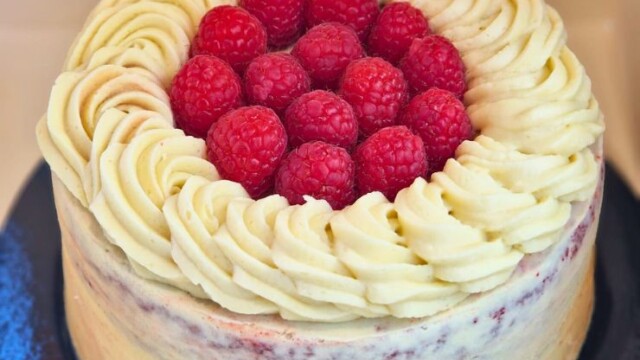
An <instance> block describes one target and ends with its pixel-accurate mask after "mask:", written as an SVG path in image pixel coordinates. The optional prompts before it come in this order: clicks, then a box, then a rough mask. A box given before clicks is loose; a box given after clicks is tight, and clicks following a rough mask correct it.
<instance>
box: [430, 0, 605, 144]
mask: <svg viewBox="0 0 640 360" xmlns="http://www.w3.org/2000/svg"><path fill="white" fill-rule="evenodd" d="M422 5H423V10H424V11H425V12H426V13H427V15H429V16H431V25H432V26H433V27H434V29H436V30H437V31H438V32H440V33H441V34H443V35H444V36H446V37H447V38H449V39H451V40H452V42H453V43H454V44H455V45H456V47H457V48H458V49H459V50H460V53H461V55H462V57H463V61H464V62H465V64H467V67H468V72H467V77H468V80H469V91H468V93H467V94H466V95H465V101H466V102H467V104H468V105H469V108H468V113H469V116H470V118H471V120H472V122H473V125H474V127H475V128H476V129H479V130H480V131H481V133H482V134H484V135H487V136H490V137H492V138H494V139H496V140H498V141H500V142H503V143H508V144H510V145H513V146H517V148H518V150H521V151H523V152H525V153H538V154H560V155H571V154H575V153H576V152H579V151H580V150H582V149H584V148H586V147H588V146H590V145H591V144H593V143H594V142H595V140H596V139H597V138H598V136H599V135H600V134H601V133H602V131H603V124H602V115H601V113H600V109H599V107H598V104H597V102H596V101H595V99H594V98H593V96H592V95H591V84H590V81H589V79H588V77H587V76H586V74H585V71H584V68H583V67H582V65H580V63H579V62H578V61H577V59H576V58H575V56H574V55H573V53H571V51H570V50H569V49H568V48H567V47H566V46H565V43H566V35H565V33H564V26H563V25H562V21H561V19H560V17H559V16H558V14H557V12H556V11H555V10H553V9H552V8H550V7H548V6H546V5H544V2H542V1H539V0H510V1H507V0H502V1H475V2H473V1H462V0H453V1H440V2H439V1H435V2H433V3H431V2H429V3H424V4H422Z"/></svg>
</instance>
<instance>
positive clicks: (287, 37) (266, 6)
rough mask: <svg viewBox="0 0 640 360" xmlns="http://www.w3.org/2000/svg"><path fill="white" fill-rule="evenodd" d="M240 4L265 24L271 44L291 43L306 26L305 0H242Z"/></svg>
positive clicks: (276, 45) (275, 45) (285, 44)
mask: <svg viewBox="0 0 640 360" xmlns="http://www.w3.org/2000/svg"><path fill="white" fill-rule="evenodd" d="M239 5H240V6H242V7H243V8H245V9H246V10H247V11H248V12H250V13H251V14H252V15H254V16H255V17H256V18H258V20H260V21H261V22H262V24H263V25H264V26H265V28H266V29H267V37H268V41H269V46H272V47H275V48H282V47H285V46H287V45H289V44H291V43H292V42H293V41H294V40H295V39H297V38H298V36H300V34H301V33H302V30H303V28H304V16H303V14H302V11H303V9H304V0H240V1H239Z"/></svg>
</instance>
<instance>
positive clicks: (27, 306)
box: [0, 164, 640, 360]
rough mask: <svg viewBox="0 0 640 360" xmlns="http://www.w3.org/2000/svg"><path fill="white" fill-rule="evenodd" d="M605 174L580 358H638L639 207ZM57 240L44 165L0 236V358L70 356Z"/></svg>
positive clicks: (610, 174) (614, 177) (617, 181)
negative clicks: (589, 313)
mask: <svg viewBox="0 0 640 360" xmlns="http://www.w3.org/2000/svg"><path fill="white" fill-rule="evenodd" d="M606 176H607V180H606V182H605V191H604V192H605V195H604V204H603V211H602V219H601V222H600V229H599V233H598V238H599V240H598V242H597V244H598V252H597V254H598V262H597V269H596V309H595V312H594V315H593V321H592V326H591V329H590V330H589V335H588V338H587V342H586V344H585V347H584V349H583V353H582V355H581V357H580V359H581V360H612V359H614V360H615V359H640V293H639V290H640V286H639V284H638V280H639V279H640V259H637V257H640V203H638V202H637V201H635V200H634V198H633V196H632V195H631V193H630V192H629V189H627V188H626V186H625V185H624V184H623V183H622V181H621V180H620V178H619V177H618V175H617V174H616V173H615V172H613V171H612V170H611V169H610V168H609V167H607V170H606ZM59 238H60V232H59V229H58V222H57V218H56V214H55V208H54V205H53V198H52V193H51V179H50V173H49V168H48V167H47V166H46V165H44V164H42V165H40V166H39V167H38V169H37V170H36V172H35V173H34V174H33V176H32V177H31V178H30V180H29V182H28V183H27V184H26V186H25V188H24V190H23V192H22V194H21V196H20V197H19V199H18V201H17V203H16V204H15V206H14V208H13V210H12V211H11V213H10V215H9V217H8V220H7V223H6V226H5V229H4V231H3V232H2V233H1V234H0V359H16V360H22V359H74V358H75V356H74V354H73V349H72V347H71V343H70V341H69V334H68V332H67V330H66V327H65V322H64V307H63V303H62V268H61V257H60V241H59Z"/></svg>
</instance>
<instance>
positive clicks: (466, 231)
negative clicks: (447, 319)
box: [395, 174, 523, 293]
mask: <svg viewBox="0 0 640 360" xmlns="http://www.w3.org/2000/svg"><path fill="white" fill-rule="evenodd" d="M434 176H435V174H434ZM443 197H444V189H443V188H442V187H440V186H439V185H437V184H434V183H430V184H427V182H426V181H425V180H424V179H422V178H418V179H416V180H415V181H414V183H413V184H412V185H411V186H410V187H409V188H406V189H404V190H402V191H400V193H398V196H397V198H396V202H395V204H396V208H397V211H398V219H399V221H400V224H401V225H402V228H403V230H404V236H405V237H406V239H407V243H408V246H409V248H410V249H411V250H413V252H415V253H416V254H417V255H418V256H420V257H421V258H423V259H424V260H425V261H426V262H427V263H428V264H430V265H431V266H432V267H433V271H434V276H435V277H436V278H438V279H440V280H442V281H446V282H450V283H454V284H459V286H460V290H462V291H464V292H467V293H476V292H482V291H486V290H490V289H492V288H494V287H496V286H498V285H500V284H502V283H503V282H505V281H506V280H507V279H508V277H509V276H510V275H511V273H512V272H513V270H514V269H515V267H516V265H517V264H518V262H519V261H520V259H521V258H522V256H523V255H522V253H520V252H519V251H516V250H514V249H512V248H511V247H510V246H508V245H506V244H505V243H504V242H503V241H502V240H500V239H489V238H488V237H487V234H486V233H485V232H483V231H481V230H479V229H477V228H475V227H472V226H469V225H467V224H463V223H462V222H460V220H458V219H457V218H456V217H454V216H453V215H452V214H451V213H450V209H449V207H448V206H447V204H445V201H444V199H443Z"/></svg>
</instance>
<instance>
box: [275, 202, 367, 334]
mask: <svg viewBox="0 0 640 360" xmlns="http://www.w3.org/2000/svg"><path fill="white" fill-rule="evenodd" d="M305 200H306V203H305V204H304V205H295V206H290V207H288V208H286V209H284V210H282V211H280V212H279V213H278V216H277V217H276V222H275V228H274V231H275V238H274V241H273V245H272V251H273V262H274V263H275V264H276V266H278V268H280V269H281V270H282V271H283V272H284V273H285V274H287V276H289V277H290V278H291V279H292V280H293V282H294V284H295V286H296V291H297V293H298V294H300V295H301V296H304V297H306V298H309V299H312V300H315V301H318V302H328V303H332V304H336V305H338V306H343V307H345V308H346V309H363V310H364V311H363V313H364V314H368V313H369V311H366V308H367V300H366V299H365V290H366V288H365V285H364V284H363V283H362V282H361V281H359V280H357V279H356V278H354V276H353V274H352V273H351V272H350V271H349V269H348V268H347V267H346V266H345V265H344V264H343V263H342V262H341V261H340V259H338V257H337V256H336V255H335V254H334V249H333V243H332V239H331V237H330V235H329V233H328V232H327V229H328V227H329V220H330V219H331V216H332V215H333V211H332V210H331V206H330V205H329V203H327V202H326V201H324V200H315V199H313V198H311V197H305ZM356 311H357V310H356ZM356 316H357V315H355V314H354V313H353V312H352V311H348V310H345V312H344V314H342V316H341V317H340V318H336V319H335V320H336V321H338V320H349V319H351V318H354V317H356Z"/></svg>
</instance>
